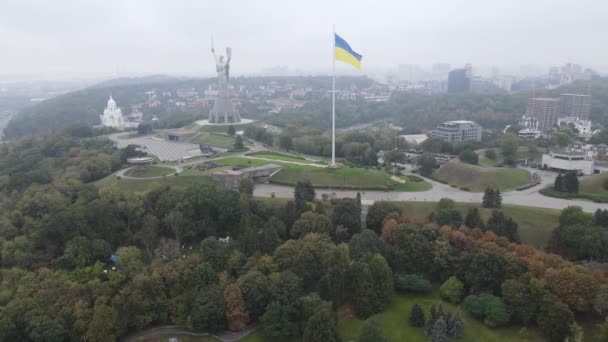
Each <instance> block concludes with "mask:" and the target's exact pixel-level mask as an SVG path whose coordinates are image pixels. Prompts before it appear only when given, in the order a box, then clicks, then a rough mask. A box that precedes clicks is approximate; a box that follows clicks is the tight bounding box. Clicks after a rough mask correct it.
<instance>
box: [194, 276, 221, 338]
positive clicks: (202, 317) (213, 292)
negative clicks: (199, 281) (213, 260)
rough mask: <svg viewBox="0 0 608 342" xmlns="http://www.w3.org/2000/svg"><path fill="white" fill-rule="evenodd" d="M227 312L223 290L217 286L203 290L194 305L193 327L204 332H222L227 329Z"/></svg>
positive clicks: (199, 292)
mask: <svg viewBox="0 0 608 342" xmlns="http://www.w3.org/2000/svg"><path fill="white" fill-rule="evenodd" d="M225 311H226V307H225V305H224V296H223V293H222V289H221V288H220V287H219V286H217V285H211V286H208V287H206V288H202V289H200V290H199V291H198V294H197V296H196V297H195V300H194V303H193V304H192V312H191V320H192V327H193V328H194V329H197V330H202V331H211V332H215V331H222V330H224V329H225V328H226V316H225V315H224V313H225Z"/></svg>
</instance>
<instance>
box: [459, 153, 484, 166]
mask: <svg viewBox="0 0 608 342" xmlns="http://www.w3.org/2000/svg"><path fill="white" fill-rule="evenodd" d="M458 159H460V160H461V161H462V162H463V163H467V164H472V165H477V164H479V156H478V155H477V153H475V152H473V151H471V150H464V151H462V152H460V154H458Z"/></svg>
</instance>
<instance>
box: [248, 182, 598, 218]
mask: <svg viewBox="0 0 608 342" xmlns="http://www.w3.org/2000/svg"><path fill="white" fill-rule="evenodd" d="M541 176H542V183H541V185H537V186H535V187H533V188H530V189H528V190H524V191H511V192H506V193H503V194H502V198H503V200H502V202H503V204H514V205H523V206H530V207H538V208H549V209H560V210H561V209H564V208H566V207H568V206H571V205H577V206H580V207H581V208H583V210H584V211H586V212H594V211H595V210H597V209H608V204H607V203H594V202H591V201H584V200H566V199H561V198H553V197H547V196H544V195H541V194H540V193H539V192H538V191H539V190H540V189H542V188H543V187H545V186H546V185H548V184H551V183H552V180H551V177H553V178H554V177H555V176H554V175H552V174H551V173H549V172H546V173H542V174H541ZM427 181H428V182H430V183H432V184H433V188H432V189H431V190H428V191H424V192H397V191H392V192H388V191H352V190H327V189H317V196H318V197H321V196H322V195H323V194H327V195H329V196H335V197H337V198H346V197H350V198H354V197H356V196H357V192H359V193H361V200H362V202H363V203H365V204H368V205H369V204H373V203H374V202H375V201H423V202H424V201H430V202H437V201H439V200H440V199H441V198H445V197H447V198H451V199H453V200H455V201H457V202H469V203H481V200H482V197H483V193H479V192H467V191H462V190H459V189H456V188H452V187H450V186H448V185H445V184H442V183H438V182H435V181H432V180H428V179H427ZM273 192H274V193H275V196H276V197H279V198H293V187H290V186H283V185H275V184H256V187H255V191H254V195H255V196H258V197H270V195H271V193H273Z"/></svg>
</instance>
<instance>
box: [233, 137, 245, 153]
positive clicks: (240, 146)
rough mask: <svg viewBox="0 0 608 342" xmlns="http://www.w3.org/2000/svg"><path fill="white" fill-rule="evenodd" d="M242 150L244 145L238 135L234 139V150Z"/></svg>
mask: <svg viewBox="0 0 608 342" xmlns="http://www.w3.org/2000/svg"><path fill="white" fill-rule="evenodd" d="M244 149H245V145H244V144H243V138H242V137H241V136H240V135H237V136H236V139H234V150H235V151H243V150H244Z"/></svg>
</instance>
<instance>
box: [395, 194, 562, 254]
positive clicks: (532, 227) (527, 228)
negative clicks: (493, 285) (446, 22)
mask: <svg viewBox="0 0 608 342" xmlns="http://www.w3.org/2000/svg"><path fill="white" fill-rule="evenodd" d="M394 203H395V204H397V205H398V206H400V207H401V208H403V210H404V212H405V214H406V215H408V216H411V217H413V218H414V219H416V220H418V221H419V222H425V221H426V219H427V217H428V216H429V214H430V213H431V212H432V211H434V210H435V209H436V208H437V202H394ZM475 207H477V208H479V211H480V214H481V216H482V218H483V219H484V220H487V219H488V218H489V217H490V215H491V213H492V209H485V208H480V207H479V204H475V203H458V202H457V203H456V209H457V210H458V211H459V212H460V213H461V214H462V216H463V217H464V216H465V215H466V213H467V210H468V209H469V208H475ZM500 210H501V211H502V212H504V213H505V215H507V216H509V217H512V218H513V220H515V222H517V224H518V225H519V236H520V238H521V241H522V242H523V243H526V244H529V245H532V246H535V247H538V248H544V247H545V246H546V245H547V242H548V241H549V238H550V237H551V232H552V231H553V229H554V228H555V227H557V226H558V224H559V222H558V221H559V215H560V213H561V211H559V210H556V209H544V208H534V207H524V206H519V205H505V206H504V207H502V208H501V209H500Z"/></svg>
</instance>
